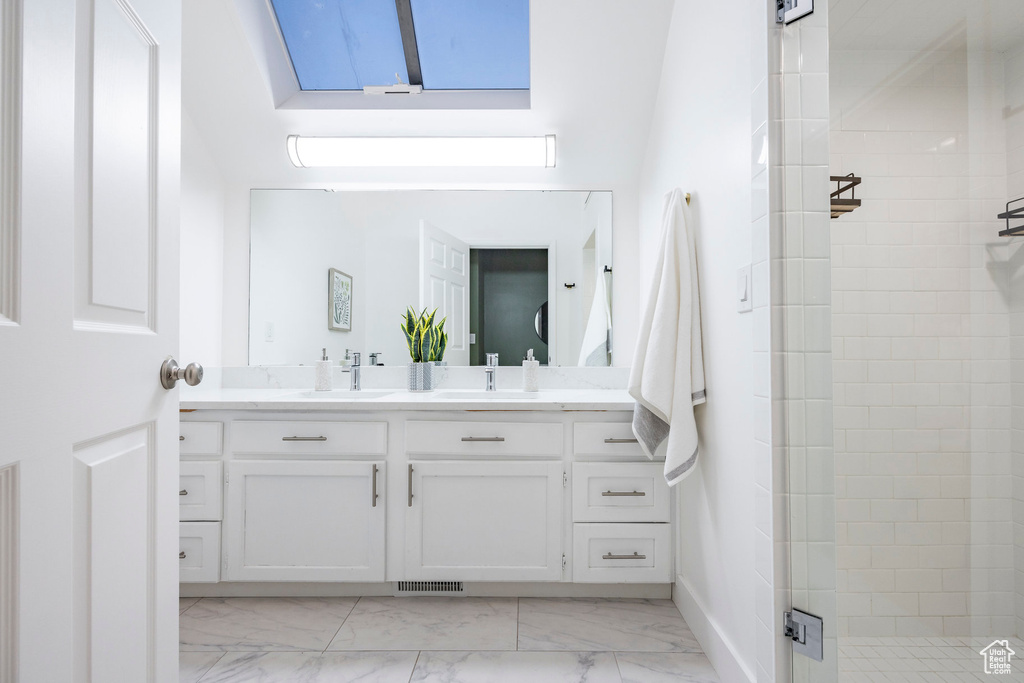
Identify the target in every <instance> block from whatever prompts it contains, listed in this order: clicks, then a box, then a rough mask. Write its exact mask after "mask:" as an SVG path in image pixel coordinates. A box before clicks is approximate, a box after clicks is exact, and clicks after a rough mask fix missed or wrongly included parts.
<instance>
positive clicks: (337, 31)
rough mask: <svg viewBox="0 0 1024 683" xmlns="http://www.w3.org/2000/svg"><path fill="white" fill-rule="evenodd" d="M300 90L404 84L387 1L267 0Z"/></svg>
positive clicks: (401, 55) (399, 46)
mask: <svg viewBox="0 0 1024 683" xmlns="http://www.w3.org/2000/svg"><path fill="white" fill-rule="evenodd" d="M271 1H272V4H273V6H274V12H275V13H276V14H277V23H278V25H280V27H281V33H282V34H284V40H285V44H286V45H287V46H288V53H289V54H290V55H291V58H292V65H293V66H294V68H295V75H296V76H297V77H298V79H299V87H301V88H302V89H303V90H361V89H362V88H363V86H364V85H390V84H392V83H394V82H395V73H398V75H399V76H401V78H402V81H403V82H405V83H408V82H409V74H408V73H407V71H406V67H405V54H404V52H403V51H402V36H401V33H400V32H399V29H398V10H397V9H395V3H394V2H391V1H389V0H271Z"/></svg>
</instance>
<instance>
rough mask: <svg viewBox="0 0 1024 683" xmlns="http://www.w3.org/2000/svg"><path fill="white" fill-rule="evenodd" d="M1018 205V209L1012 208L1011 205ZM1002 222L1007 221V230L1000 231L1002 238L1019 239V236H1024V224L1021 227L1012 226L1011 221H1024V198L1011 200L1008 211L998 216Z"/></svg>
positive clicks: (1007, 203)
mask: <svg viewBox="0 0 1024 683" xmlns="http://www.w3.org/2000/svg"><path fill="white" fill-rule="evenodd" d="M1013 204H1017V205H1018V206H1017V207H1016V208H1012V209H1011V208H1010V207H1011V205H1013ZM997 218H999V219H1000V220H1005V221H1006V228H1004V229H1003V230H1000V231H999V236H1000V237H1017V236H1018V235H1024V223H1021V224H1020V225H1014V226H1011V225H1010V221H1017V220H1024V197H1021V198H1019V199H1011V200H1010V201H1008V202H1006V211H1004V212H1003V213H1001V214H999V215H998V216H997Z"/></svg>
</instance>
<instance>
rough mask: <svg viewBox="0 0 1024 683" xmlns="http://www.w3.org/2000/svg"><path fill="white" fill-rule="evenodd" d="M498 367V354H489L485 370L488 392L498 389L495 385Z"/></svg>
mask: <svg viewBox="0 0 1024 683" xmlns="http://www.w3.org/2000/svg"><path fill="white" fill-rule="evenodd" d="M497 367H498V354H496V353H489V354H487V367H486V368H484V372H485V373H486V375H485V376H486V377H487V387H486V390H487V391H494V390H495V389H496V387H495V385H494V373H495V370H496V369H497Z"/></svg>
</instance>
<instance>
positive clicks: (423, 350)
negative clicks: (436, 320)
mask: <svg viewBox="0 0 1024 683" xmlns="http://www.w3.org/2000/svg"><path fill="white" fill-rule="evenodd" d="M433 343H434V328H433V327H429V326H427V327H424V328H423V337H422V340H421V345H420V362H421V363H429V362H430V361H431V357H430V351H431V347H432V346H433Z"/></svg>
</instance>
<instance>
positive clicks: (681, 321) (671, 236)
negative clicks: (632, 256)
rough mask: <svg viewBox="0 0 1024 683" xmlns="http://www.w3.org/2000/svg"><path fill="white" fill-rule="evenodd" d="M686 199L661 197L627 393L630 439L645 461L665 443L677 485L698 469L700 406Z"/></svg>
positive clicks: (700, 363)
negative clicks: (657, 244) (631, 402)
mask: <svg viewBox="0 0 1024 683" xmlns="http://www.w3.org/2000/svg"><path fill="white" fill-rule="evenodd" d="M684 212H685V209H684V198H683V193H682V192H681V191H680V190H678V189H675V190H673V191H672V192H670V193H668V195H666V196H665V207H664V209H663V211H662V219H661V223H662V231H663V236H662V241H661V253H660V254H659V255H658V265H657V267H656V268H655V271H654V279H653V282H652V284H651V294H650V297H649V298H648V300H647V309H646V311H644V317H643V320H642V321H641V323H640V334H639V336H638V338H637V345H636V354H635V355H634V357H633V368H632V370H631V372H630V374H629V393H630V395H631V396H632V397H633V398H634V399H636V406H635V407H634V409H633V434H634V435H636V438H637V440H638V441H639V442H640V446H641V448H643V450H644V452H645V453H646V454H647V456H648V457H650V458H653V457H654V452H655V451H656V450H657V449H658V447H659V446H660V445H661V444H662V442H664V441H666V440H667V442H668V443H667V445H666V450H665V479H666V480H667V481H668V483H669V486H674V485H675V484H677V483H679V481H681V480H682V479H683V478H684V477H685V476H686V475H687V474H689V473H690V472H692V471H693V466H694V465H696V464H697V450H698V448H697V423H696V421H695V420H694V418H693V407H694V406H695V405H697V404H699V403H703V402H704V400H705V398H704V359H703V354H702V351H701V341H700V297H699V293H698V290H697V253H696V250H695V249H694V245H693V234H692V233H691V232H690V231H689V230H687V228H686V217H685V213H684Z"/></svg>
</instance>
